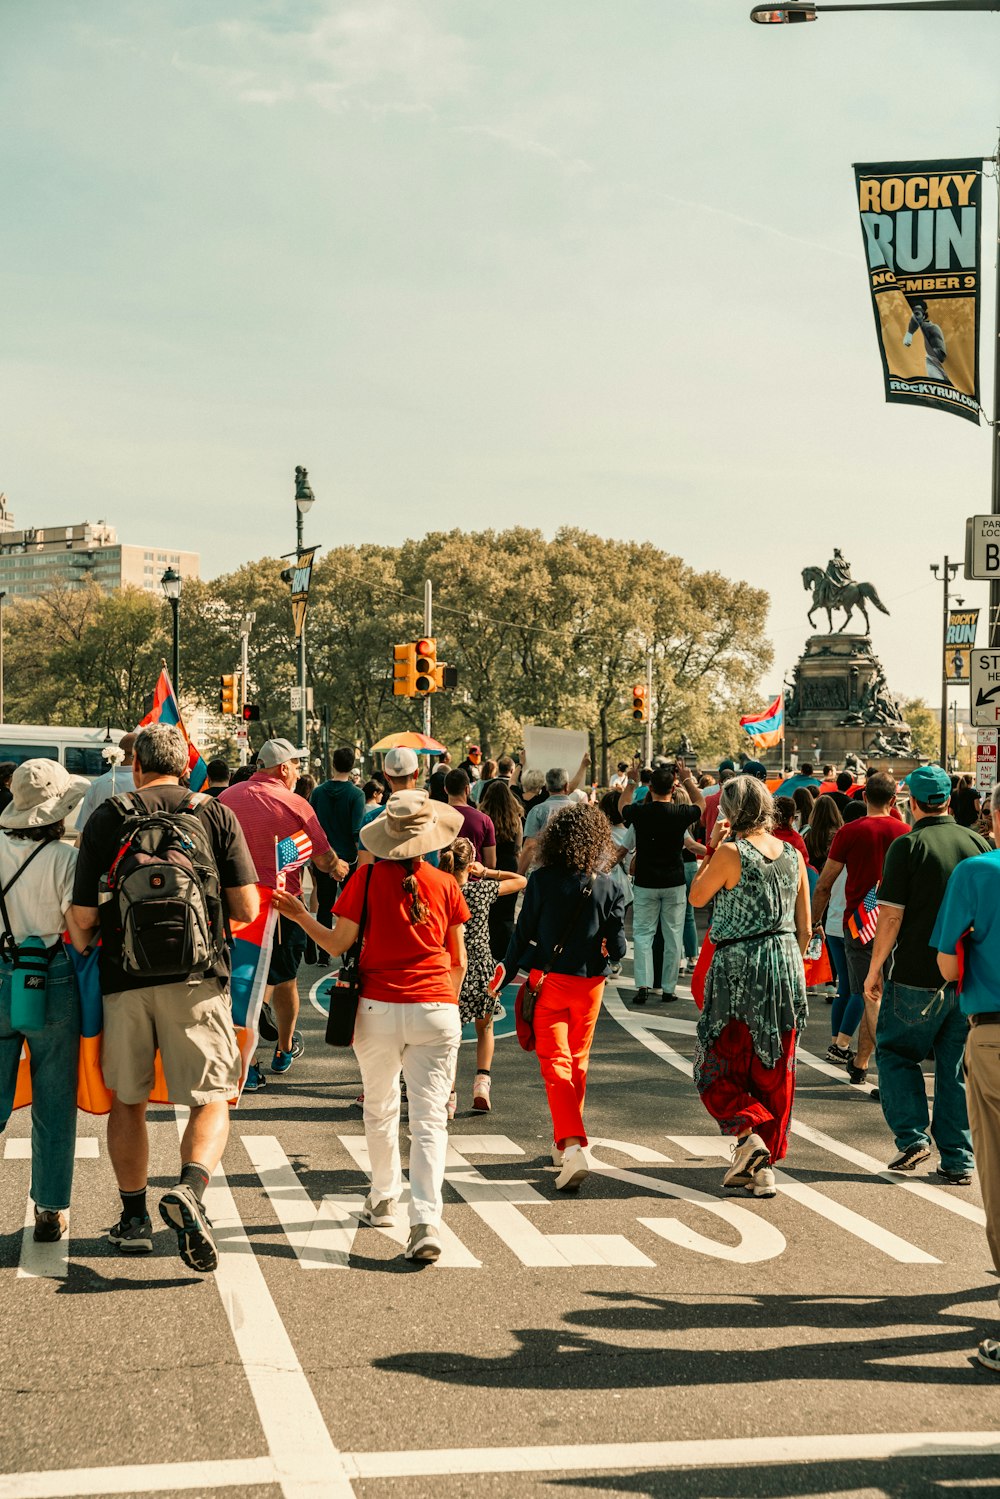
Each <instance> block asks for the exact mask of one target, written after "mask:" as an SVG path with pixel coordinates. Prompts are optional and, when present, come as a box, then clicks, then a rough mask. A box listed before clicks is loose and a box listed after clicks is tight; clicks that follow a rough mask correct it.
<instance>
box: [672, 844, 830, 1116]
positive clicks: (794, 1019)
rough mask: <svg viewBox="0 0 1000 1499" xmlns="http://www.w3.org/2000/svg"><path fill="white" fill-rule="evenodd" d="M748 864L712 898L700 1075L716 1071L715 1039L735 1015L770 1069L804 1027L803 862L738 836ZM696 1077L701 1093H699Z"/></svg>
mask: <svg viewBox="0 0 1000 1499" xmlns="http://www.w3.org/2000/svg"><path fill="white" fill-rule="evenodd" d="M735 846H736V848H737V849H738V850H739V855H740V862H741V864H742V866H743V870H742V874H741V875H740V879H739V882H738V884H736V885H734V886H733V888H732V890H726V889H722V890H720V891H719V893H718V894H717V895H716V897H715V907H714V911H713V915H712V929H711V937H712V941H713V942H714V943H716V944H717V946H716V950H715V953H714V954H713V956H712V964H711V967H710V968H709V970H708V976H707V978H706V980H705V1007H704V1009H703V1010H702V1013H701V1018H700V1019H699V1021H698V1031H697V1039H696V1043H695V1077H696V1079H701V1080H703V1081H704V1082H705V1084H706V1085H707V1083H708V1082H710V1081H711V1078H712V1076H713V1069H712V1065H711V1057H710V1052H711V1048H712V1044H713V1042H715V1041H716V1040H717V1038H718V1037H719V1036H720V1035H721V1034H722V1032H723V1031H724V1030H725V1028H726V1026H727V1025H728V1023H729V1021H730V1020H742V1021H743V1023H744V1025H745V1026H746V1027H747V1030H748V1031H749V1032H750V1037H751V1040H752V1042H753V1049H754V1051H755V1053H756V1054H757V1056H758V1057H759V1058H760V1060H761V1062H762V1063H763V1064H764V1066H765V1067H774V1066H775V1065H776V1064H777V1062H778V1061H779V1059H780V1058H781V1055H782V1037H783V1036H786V1035H787V1034H788V1032H789V1031H801V1030H804V1029H805V1024H806V1018H807V1016H808V1005H807V1003H806V984H805V970H804V968H803V964H802V955H801V953H800V952H799V945H798V941H797V939H796V936H795V898H796V893H797V891H798V884H799V860H798V855H797V854H796V852H795V850H794V848H792V847H791V846H790V845H789V844H787V843H786V844H785V845H784V846H783V848H782V850H781V853H780V854H779V855H778V857H777V858H776V859H768V858H767V857H766V855H764V854H762V853H761V852H760V850H759V849H758V848H755V847H754V845H753V844H752V843H748V842H747V841H746V839H744V838H740V839H738V840H737V841H736V845H735ZM701 1087H702V1084H701V1081H699V1091H701Z"/></svg>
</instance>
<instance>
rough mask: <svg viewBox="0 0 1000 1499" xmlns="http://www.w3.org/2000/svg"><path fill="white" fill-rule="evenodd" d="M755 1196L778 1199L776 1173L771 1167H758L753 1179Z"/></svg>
mask: <svg viewBox="0 0 1000 1499" xmlns="http://www.w3.org/2000/svg"><path fill="white" fill-rule="evenodd" d="M753 1195H754V1196H755V1197H777V1195H778V1189H777V1187H776V1186H775V1184H774V1172H773V1171H772V1170H771V1168H770V1166H758V1167H757V1170H756V1172H755V1173H754V1177H753Z"/></svg>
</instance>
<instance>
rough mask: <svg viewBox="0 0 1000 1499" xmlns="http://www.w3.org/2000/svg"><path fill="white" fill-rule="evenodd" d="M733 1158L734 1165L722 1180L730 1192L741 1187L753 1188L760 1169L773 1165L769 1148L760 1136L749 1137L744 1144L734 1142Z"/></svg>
mask: <svg viewBox="0 0 1000 1499" xmlns="http://www.w3.org/2000/svg"><path fill="white" fill-rule="evenodd" d="M732 1157H733V1164H732V1165H731V1166H730V1168H729V1170H728V1171H727V1172H726V1174H725V1176H724V1177H723V1178H722V1185H723V1187H725V1189H726V1191H728V1192H731V1191H733V1190H734V1189H736V1188H739V1187H752V1186H753V1181H754V1177H755V1176H756V1175H757V1172H758V1171H759V1170H760V1168H761V1167H762V1166H769V1165H770V1164H771V1157H770V1154H769V1152H768V1149H767V1146H766V1145H765V1144H764V1142H763V1140H762V1139H761V1138H760V1135H753V1134H751V1135H747V1137H746V1139H745V1140H744V1141H743V1143H742V1144H741V1143H740V1142H739V1141H738V1140H734V1141H733V1145H732Z"/></svg>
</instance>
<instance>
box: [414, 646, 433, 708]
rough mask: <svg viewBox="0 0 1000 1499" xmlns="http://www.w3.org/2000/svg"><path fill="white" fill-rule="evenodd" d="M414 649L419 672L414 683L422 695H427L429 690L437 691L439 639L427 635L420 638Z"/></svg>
mask: <svg viewBox="0 0 1000 1499" xmlns="http://www.w3.org/2000/svg"><path fill="white" fill-rule="evenodd" d="M413 649H414V651H415V653H416V659H415V665H416V672H417V676H416V681H415V682H414V684H413V685H414V687H415V688H416V690H417V692H418V693H419V694H420V695H421V697H426V696H427V694H428V693H429V692H437V641H436V640H435V639H434V637H433V636H431V635H427V636H425V637H424V639H423V640H418V641H417V643H416V645H415V646H414V648H413Z"/></svg>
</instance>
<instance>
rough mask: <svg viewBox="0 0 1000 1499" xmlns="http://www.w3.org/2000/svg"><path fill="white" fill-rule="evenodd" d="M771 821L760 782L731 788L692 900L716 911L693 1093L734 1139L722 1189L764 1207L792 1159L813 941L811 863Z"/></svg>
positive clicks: (742, 779) (739, 779) (737, 782)
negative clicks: (778, 1170) (777, 1168)
mask: <svg viewBox="0 0 1000 1499" xmlns="http://www.w3.org/2000/svg"><path fill="white" fill-rule="evenodd" d="M773 818H774V803H773V801H772V799H771V795H770V793H769V792H768V790H767V788H766V786H764V785H763V783H762V782H760V781H758V780H755V779H754V778H753V777H752V776H745V775H744V776H736V777H734V779H733V780H731V781H729V782H727V783H726V785H725V786H724V787H723V790H722V795H721V797H720V800H719V821H718V823H717V824H716V829H715V832H714V833H713V842H716V841H717V846H716V848H715V852H714V853H713V855H712V857H711V858H710V859H706V860H705V862H704V863H703V864H702V866H701V868H700V869H699V871H698V873H697V875H696V876H695V880H694V883H693V885H692V886H691V895H690V899H691V904H692V905H694V906H704V905H707V904H708V902H709V901H710V900H713V899H714V902H715V904H714V907H713V912H712V926H711V938H712V941H713V943H714V944H715V952H714V954H713V957H712V963H711V967H710V968H709V970H708V976H707V978H706V980H705V1007H704V1009H703V1011H702V1014H701V1019H700V1020H699V1021H698V1032H697V1040H696V1045H695V1054H694V1080H695V1085H696V1087H697V1089H698V1092H699V1094H700V1095H701V1101H702V1103H703V1104H704V1105H705V1107H706V1109H707V1110H708V1112H709V1113H710V1114H711V1115H712V1118H713V1119H715V1120H716V1122H717V1123H718V1125H719V1128H720V1129H721V1130H722V1133H723V1134H725V1135H735V1136H736V1140H735V1142H734V1145H733V1163H732V1165H731V1166H730V1168H729V1170H728V1171H727V1172H726V1175H725V1177H724V1179H723V1186H725V1187H727V1188H730V1189H736V1188H744V1189H746V1190H747V1191H749V1192H751V1193H752V1194H753V1195H754V1196H755V1197H773V1196H774V1193H775V1185H774V1172H773V1171H772V1169H771V1167H772V1165H773V1163H774V1162H775V1161H780V1160H781V1159H782V1157H783V1156H784V1155H785V1152H786V1150H787V1148H788V1126H789V1122H790V1120H791V1114H792V1099H793V1097H794V1093H795V1042H796V1038H797V1036H798V1033H799V1031H801V1030H802V1029H804V1027H805V1023H806V1014H807V1008H806V984H805V971H804V968H803V963H802V956H803V953H804V952H805V950H806V947H807V946H808V944H809V938H810V935H811V921H810V915H809V882H808V878H807V875H806V866H805V861H804V860H803V858H802V855H801V854H800V853H798V852H797V851H796V849H794V848H793V847H792V846H791V845H790V844H788V843H783V842H782V841H781V840H780V839H778V838H775V837H774V836H773V835H772V833H771V827H772V825H773Z"/></svg>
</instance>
